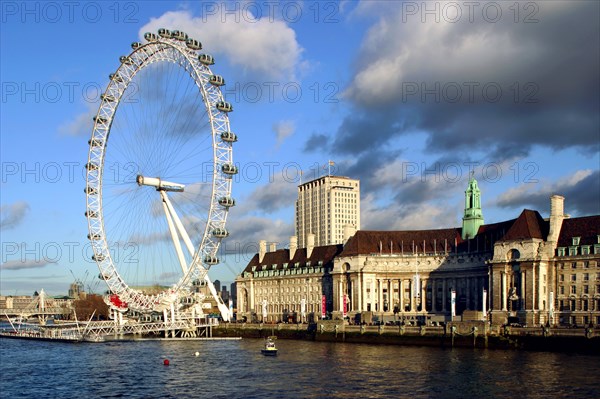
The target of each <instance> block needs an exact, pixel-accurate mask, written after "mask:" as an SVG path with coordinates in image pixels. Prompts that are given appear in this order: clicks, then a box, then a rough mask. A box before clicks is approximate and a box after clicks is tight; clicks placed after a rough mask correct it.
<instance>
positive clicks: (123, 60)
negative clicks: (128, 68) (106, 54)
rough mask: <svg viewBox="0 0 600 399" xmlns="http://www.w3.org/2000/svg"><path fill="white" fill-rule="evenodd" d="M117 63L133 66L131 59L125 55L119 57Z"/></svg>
mask: <svg viewBox="0 0 600 399" xmlns="http://www.w3.org/2000/svg"><path fill="white" fill-rule="evenodd" d="M119 61H121V64H125V65H133V60H132V59H131V57H129V56H127V55H122V56H120V57H119Z"/></svg>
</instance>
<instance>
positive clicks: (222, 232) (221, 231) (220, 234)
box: [212, 228, 229, 238]
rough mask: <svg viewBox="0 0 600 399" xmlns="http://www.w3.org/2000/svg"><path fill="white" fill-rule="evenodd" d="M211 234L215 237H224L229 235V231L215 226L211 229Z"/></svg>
mask: <svg viewBox="0 0 600 399" xmlns="http://www.w3.org/2000/svg"><path fill="white" fill-rule="evenodd" d="M212 235H213V236H215V237H217V238H225V237H227V236H228V235H229V232H228V231H227V229H222V228H216V229H214V230H213V232H212Z"/></svg>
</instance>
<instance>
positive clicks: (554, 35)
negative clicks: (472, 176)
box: [330, 2, 600, 161]
mask: <svg viewBox="0 0 600 399" xmlns="http://www.w3.org/2000/svg"><path fill="white" fill-rule="evenodd" d="M507 4H508V3H501V6H503V7H504V8H506V7H508V5H507ZM505 5H506V6H505ZM536 5H537V6H538V7H539V10H538V11H537V12H536V14H535V17H536V18H535V19H536V20H537V22H534V23H522V22H519V23H514V21H513V18H509V15H508V12H509V10H508V9H505V10H504V11H505V15H504V16H505V17H503V18H502V19H501V20H500V21H499V22H497V23H490V22H488V21H485V20H484V19H482V18H475V21H474V22H472V23H470V22H469V21H468V20H467V19H465V18H463V19H462V20H461V21H460V22H459V23H456V24H448V23H445V22H444V21H442V22H440V23H437V24H436V23H435V21H427V22H425V23H422V22H421V21H420V18H415V19H413V20H409V21H408V22H406V23H403V22H402V14H401V9H400V7H398V10H397V11H398V12H397V13H395V14H394V13H393V12H388V13H387V14H386V15H385V16H383V17H381V19H380V21H379V22H378V23H377V24H376V25H374V26H373V27H372V29H371V30H370V31H369V33H368V34H367V36H366V37H365V39H364V42H363V46H362V48H361V51H360V52H359V54H358V56H357V62H356V64H355V68H356V70H355V73H354V79H353V81H352V83H351V84H350V85H349V87H348V88H347V90H346V92H345V96H346V98H347V99H348V100H349V101H350V103H351V105H352V106H353V112H352V113H351V114H350V115H348V116H347V117H346V118H345V119H344V121H343V122H342V123H341V125H340V127H339V129H338V131H337V132H336V134H335V136H334V138H333V140H332V141H331V142H332V145H331V146H330V148H331V151H332V152H337V153H340V154H346V153H356V152H359V153H360V152H365V151H368V149H370V148H373V147H378V148H384V147H386V146H388V145H390V144H392V143H396V142H397V141H398V140H399V139H401V138H402V137H403V136H405V135H407V134H408V133H411V132H414V131H421V132H425V134H427V143H426V144H427V148H428V150H429V151H431V152H435V153H438V154H440V156H444V155H446V154H449V153H452V152H456V151H472V150H480V151H483V152H485V153H487V154H488V156H489V157H492V158H494V160H495V161H502V160H504V159H507V158H512V157H515V156H526V155H527V154H529V152H530V150H531V148H532V147H533V146H536V145H539V146H544V147H549V148H552V149H564V148H568V147H575V148H578V149H580V150H582V151H584V152H587V153H588V154H589V153H591V154H595V153H597V152H598V151H599V144H598V143H599V141H600V137H599V134H600V133H599V132H600V119H599V113H598V109H599V108H600V92H599V88H600V77H599V76H600V74H599V71H600V62H599V61H600V50H599V49H600V28H599V25H600V22H599V19H598V14H599V12H600V3H598V2H575V3H573V2H541V3H536ZM459 94H460V96H459Z"/></svg>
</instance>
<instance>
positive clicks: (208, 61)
mask: <svg viewBox="0 0 600 399" xmlns="http://www.w3.org/2000/svg"><path fill="white" fill-rule="evenodd" d="M198 61H200V62H201V63H202V64H204V65H213V64H214V63H215V59H214V57H213V56H212V55H210V54H200V55H199V56H198Z"/></svg>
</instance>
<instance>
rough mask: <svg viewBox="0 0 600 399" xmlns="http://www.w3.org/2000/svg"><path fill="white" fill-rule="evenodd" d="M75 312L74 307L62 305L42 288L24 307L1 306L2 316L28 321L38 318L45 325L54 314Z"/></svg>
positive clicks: (63, 314) (66, 314)
mask: <svg viewBox="0 0 600 399" xmlns="http://www.w3.org/2000/svg"><path fill="white" fill-rule="evenodd" d="M72 313H73V309H72V308H71V307H70V306H68V305H66V304H65V306H60V305H58V304H57V303H56V301H55V300H54V299H53V298H50V297H48V295H47V294H46V293H45V292H44V290H43V289H42V290H41V291H40V294H39V295H37V296H34V297H33V300H32V301H31V302H30V303H29V304H28V305H27V306H26V307H23V308H20V307H19V308H14V307H12V308H0V317H2V316H5V317H6V318H7V319H9V320H10V319H13V320H19V321H27V320H29V319H31V318H34V317H35V318H37V320H38V322H39V324H41V325H45V324H46V322H47V321H48V319H49V318H52V317H54V316H60V317H62V316H68V315H70V314H72Z"/></svg>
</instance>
